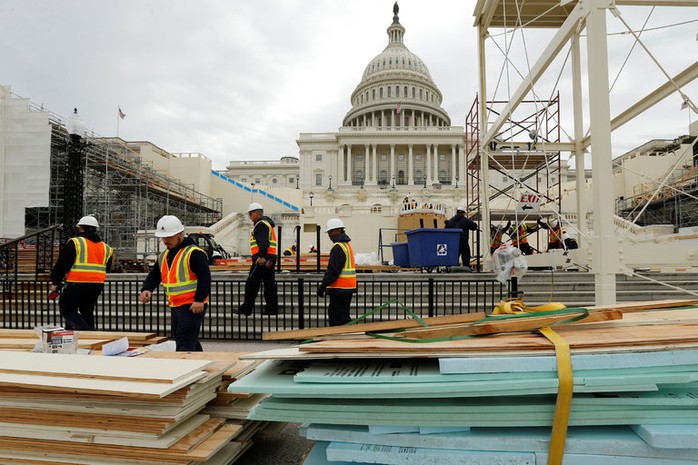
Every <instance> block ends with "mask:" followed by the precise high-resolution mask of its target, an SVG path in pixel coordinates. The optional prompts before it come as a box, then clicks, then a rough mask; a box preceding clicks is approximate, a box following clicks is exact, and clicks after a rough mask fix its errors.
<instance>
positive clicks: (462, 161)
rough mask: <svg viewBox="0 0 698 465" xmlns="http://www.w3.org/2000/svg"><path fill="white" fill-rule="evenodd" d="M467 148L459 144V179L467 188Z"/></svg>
mask: <svg viewBox="0 0 698 465" xmlns="http://www.w3.org/2000/svg"><path fill="white" fill-rule="evenodd" d="M465 163H466V161H465V146H464V145H461V144H458V177H459V178H460V182H461V183H463V184H462V185H463V186H465V185H466V184H465Z"/></svg>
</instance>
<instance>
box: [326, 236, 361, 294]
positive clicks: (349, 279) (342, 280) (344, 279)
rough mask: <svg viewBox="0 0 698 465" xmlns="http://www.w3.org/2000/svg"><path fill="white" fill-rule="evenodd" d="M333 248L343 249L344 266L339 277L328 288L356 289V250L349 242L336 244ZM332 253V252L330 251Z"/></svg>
mask: <svg viewBox="0 0 698 465" xmlns="http://www.w3.org/2000/svg"><path fill="white" fill-rule="evenodd" d="M332 247H341V249H342V250H343V251H344V257H345V260H344V266H343V267H342V271H341V272H340V273H339V277H338V278H337V279H336V280H335V281H334V282H333V283H332V284H330V285H329V286H327V287H328V288H330V287H331V288H334V289H356V265H354V250H352V248H351V245H350V244H349V243H348V242H335V243H334V244H333V245H332ZM330 253H332V250H331V249H330Z"/></svg>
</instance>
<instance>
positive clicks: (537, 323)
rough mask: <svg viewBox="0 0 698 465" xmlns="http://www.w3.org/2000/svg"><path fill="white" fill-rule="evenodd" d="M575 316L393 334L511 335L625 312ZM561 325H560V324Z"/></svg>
mask: <svg viewBox="0 0 698 465" xmlns="http://www.w3.org/2000/svg"><path fill="white" fill-rule="evenodd" d="M574 316H576V315H574V314H572V315H570V314H562V315H551V316H541V315H537V314H535V313H533V314H530V316H529V317H527V318H512V319H507V320H489V321H488V320H487V319H485V320H483V321H482V322H478V324H476V325H473V326H468V325H457V326H454V325H449V326H447V327H442V326H437V327H435V328H424V329H416V330H411V331H404V332H400V333H393V336H395V337H399V338H402V337H404V338H414V339H440V338H448V337H454V336H456V337H464V336H483V335H487V334H496V333H509V332H519V331H535V330H536V329H538V328H542V327H544V326H550V325H555V328H559V327H560V326H562V325H565V324H581V323H592V322H598V321H609V320H620V319H622V318H623V312H621V311H620V310H604V311H597V312H593V313H590V314H589V315H587V316H586V318H584V319H582V320H578V321H574V322H567V323H565V321H566V320H569V319H570V318H573V317H574ZM558 323H559V324H558Z"/></svg>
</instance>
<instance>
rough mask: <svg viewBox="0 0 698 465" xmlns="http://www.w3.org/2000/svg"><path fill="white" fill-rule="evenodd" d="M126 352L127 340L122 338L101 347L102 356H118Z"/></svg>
mask: <svg viewBox="0 0 698 465" xmlns="http://www.w3.org/2000/svg"><path fill="white" fill-rule="evenodd" d="M127 350H128V338H127V337H122V338H121V339H117V340H116V341H112V342H107V343H106V344H104V345H103V346H102V354H103V355H118V354H120V353H121V352H126V351H127Z"/></svg>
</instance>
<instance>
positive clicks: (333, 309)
mask: <svg viewBox="0 0 698 465" xmlns="http://www.w3.org/2000/svg"><path fill="white" fill-rule="evenodd" d="M327 295H328V296H329V297H330V305H329V306H328V307H327V316H328V317H329V320H330V326H341V325H345V324H347V323H349V322H350V321H351V316H350V314H349V307H350V306H351V298H352V296H353V295H354V292H353V291H349V290H345V289H328V290H327Z"/></svg>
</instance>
